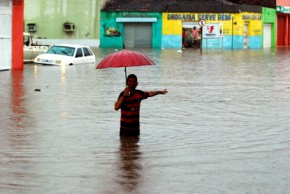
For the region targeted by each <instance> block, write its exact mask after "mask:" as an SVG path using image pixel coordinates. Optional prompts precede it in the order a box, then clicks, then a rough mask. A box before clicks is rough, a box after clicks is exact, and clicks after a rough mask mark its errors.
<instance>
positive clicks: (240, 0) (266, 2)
mask: <svg viewBox="0 0 290 194" xmlns="http://www.w3.org/2000/svg"><path fill="white" fill-rule="evenodd" d="M228 1H230V2H232V3H236V4H246V5H259V6H263V7H270V8H276V0H228Z"/></svg>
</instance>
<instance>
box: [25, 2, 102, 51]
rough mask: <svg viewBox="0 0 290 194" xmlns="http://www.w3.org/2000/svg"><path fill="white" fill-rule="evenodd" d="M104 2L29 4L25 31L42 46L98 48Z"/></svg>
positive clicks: (26, 7)
mask: <svg viewBox="0 0 290 194" xmlns="http://www.w3.org/2000/svg"><path fill="white" fill-rule="evenodd" d="M100 3H101V2H100V0H82V1H80V0H66V1H59V0H49V1H47V0H25V8H24V13H25V20H24V29H25V31H26V32H29V33H30V34H32V35H33V36H34V38H37V39H38V42H39V43H42V44H54V43H60V42H61V43H83V44H87V45H90V46H98V44H99V36H100V35H99V33H100V28H99V26H100Z"/></svg>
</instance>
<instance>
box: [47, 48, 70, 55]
mask: <svg viewBox="0 0 290 194" xmlns="http://www.w3.org/2000/svg"><path fill="white" fill-rule="evenodd" d="M74 52H75V48H73V47H67V46H52V47H51V48H50V49H49V50H48V51H47V52H46V53H51V54H57V55H66V56H73V55H74Z"/></svg>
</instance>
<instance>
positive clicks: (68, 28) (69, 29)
mask: <svg viewBox="0 0 290 194" xmlns="http://www.w3.org/2000/svg"><path fill="white" fill-rule="evenodd" d="M63 31H65V32H74V31H75V25H74V24H73V23H64V24H63Z"/></svg>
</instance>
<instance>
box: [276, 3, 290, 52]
mask: <svg viewBox="0 0 290 194" xmlns="http://www.w3.org/2000/svg"><path fill="white" fill-rule="evenodd" d="M276 10H277V47H286V46H290V1H289V0H277V8H276Z"/></svg>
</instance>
